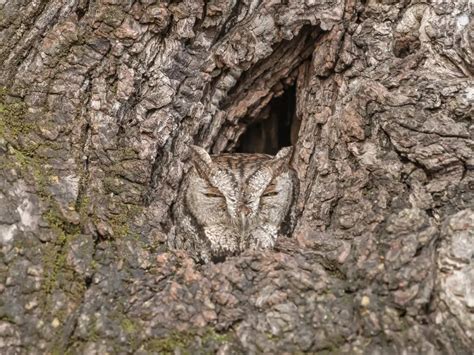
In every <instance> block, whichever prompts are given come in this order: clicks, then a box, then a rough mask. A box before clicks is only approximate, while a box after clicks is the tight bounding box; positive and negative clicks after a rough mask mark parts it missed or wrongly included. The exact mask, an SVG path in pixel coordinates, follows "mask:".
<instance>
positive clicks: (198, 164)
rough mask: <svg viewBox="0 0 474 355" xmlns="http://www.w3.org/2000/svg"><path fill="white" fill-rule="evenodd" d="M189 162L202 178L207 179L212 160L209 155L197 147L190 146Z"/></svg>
mask: <svg viewBox="0 0 474 355" xmlns="http://www.w3.org/2000/svg"><path fill="white" fill-rule="evenodd" d="M190 148H191V149H190V150H191V161H192V163H193V166H194V168H195V169H196V171H197V172H198V174H199V176H201V177H202V178H207V176H208V175H209V173H210V171H211V168H212V159H211V157H210V156H209V154H208V153H207V152H206V151H205V150H204V149H203V148H201V147H198V146H197V145H191V146H190Z"/></svg>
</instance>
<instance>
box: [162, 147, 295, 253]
mask: <svg viewBox="0 0 474 355" xmlns="http://www.w3.org/2000/svg"><path fill="white" fill-rule="evenodd" d="M291 151H292V149H291V147H287V148H283V149H281V150H280V151H279V152H278V153H277V154H276V155H275V156H274V157H273V156H271V155H266V154H220V155H213V156H210V155H209V154H208V153H207V152H206V151H205V150H204V149H203V148H201V147H198V146H191V161H192V168H191V169H190V170H189V171H188V173H187V175H186V177H185V180H184V183H183V188H182V190H181V192H180V195H179V196H178V200H177V202H176V204H175V207H174V210H173V215H174V219H175V224H176V233H175V236H174V238H171V239H170V247H171V248H175V249H186V250H188V251H191V252H192V253H193V254H194V255H195V256H197V258H198V259H200V260H201V261H204V262H208V261H210V260H219V259H222V258H225V257H226V256H229V255H236V254H239V253H240V252H242V251H243V250H245V249H268V248H272V247H273V246H274V244H275V241H276V239H277V236H278V234H279V232H280V227H281V225H282V222H283V221H284V219H285V217H286V216H287V215H288V212H289V209H290V206H291V203H292V201H293V195H294V189H295V184H296V177H295V172H294V171H293V170H291V168H290V167H289V159H290V155H291Z"/></svg>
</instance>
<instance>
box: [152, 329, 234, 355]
mask: <svg viewBox="0 0 474 355" xmlns="http://www.w3.org/2000/svg"><path fill="white" fill-rule="evenodd" d="M197 339H199V340H200V341H199V343H198V342H197ZM230 340H231V336H230V335H229V334H219V333H216V331H215V330H214V329H212V328H207V329H205V330H204V332H203V331H202V330H201V331H192V330H190V331H187V332H175V333H171V334H170V335H168V336H167V337H163V338H154V339H149V340H148V341H147V342H146V343H145V344H144V349H145V350H146V351H150V352H157V353H159V354H173V353H174V352H175V350H180V353H181V354H191V353H194V351H193V349H194V348H196V347H198V346H200V345H203V346H204V347H206V345H209V344H210V343H212V344H214V345H220V344H222V343H225V342H229V341H230Z"/></svg>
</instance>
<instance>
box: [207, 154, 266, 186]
mask: <svg viewBox="0 0 474 355" xmlns="http://www.w3.org/2000/svg"><path fill="white" fill-rule="evenodd" d="M271 158H272V157H271V156H269V155H265V154H232V155H227V154H222V155H219V156H214V157H213V158H212V161H213V163H214V164H215V166H216V167H217V168H218V169H219V170H221V171H225V172H227V173H228V174H231V175H232V176H234V177H236V178H238V180H239V181H246V180H247V179H248V178H250V177H251V176H253V175H255V173H256V172H258V171H259V170H260V169H261V168H262V166H263V162H265V161H267V160H269V159H271Z"/></svg>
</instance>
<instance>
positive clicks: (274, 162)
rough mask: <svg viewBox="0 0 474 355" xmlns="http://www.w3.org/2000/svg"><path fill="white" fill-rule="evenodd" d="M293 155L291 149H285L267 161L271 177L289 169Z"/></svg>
mask: <svg viewBox="0 0 474 355" xmlns="http://www.w3.org/2000/svg"><path fill="white" fill-rule="evenodd" d="M292 153H293V147H285V148H282V149H280V151H279V152H278V153H277V154H276V155H275V156H274V157H273V159H271V160H269V161H268V166H269V167H270V168H271V169H272V171H273V175H274V176H278V175H280V174H283V173H284V172H286V171H287V170H288V169H289V167H290V159H291V155H292Z"/></svg>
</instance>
